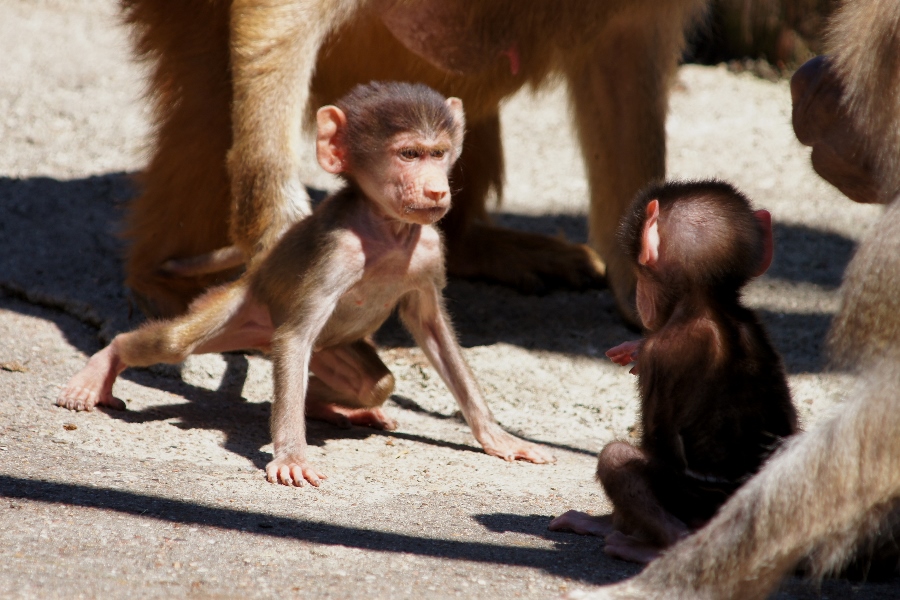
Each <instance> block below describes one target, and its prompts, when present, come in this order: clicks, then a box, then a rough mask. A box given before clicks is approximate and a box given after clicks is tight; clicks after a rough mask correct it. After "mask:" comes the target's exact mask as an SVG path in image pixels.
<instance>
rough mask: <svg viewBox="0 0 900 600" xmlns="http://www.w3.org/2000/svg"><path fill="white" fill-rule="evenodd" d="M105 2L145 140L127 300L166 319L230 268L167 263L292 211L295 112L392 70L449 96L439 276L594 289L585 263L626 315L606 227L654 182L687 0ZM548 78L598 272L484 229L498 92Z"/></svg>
mask: <svg viewBox="0 0 900 600" xmlns="http://www.w3.org/2000/svg"><path fill="white" fill-rule="evenodd" d="M121 2H122V5H123V9H124V15H125V18H126V20H127V21H128V22H129V23H130V24H131V25H132V27H133V30H134V33H135V41H136V48H137V52H138V54H139V55H140V56H141V57H143V58H145V59H147V60H148V61H149V62H150V63H151V65H152V67H153V70H152V78H151V81H150V86H149V92H150V97H151V99H152V101H153V108H154V115H155V135H154V138H153V139H154V149H153V155H152V159H151V161H150V163H149V165H148V166H147V168H146V170H145V171H144V173H143V174H142V177H141V184H142V191H141V194H140V196H139V197H138V198H137V199H136V201H135V202H134V203H133V204H132V206H131V213H130V217H129V227H128V237H129V239H130V240H131V247H130V250H129V257H128V263H127V272H128V285H129V286H130V287H131V288H132V290H133V291H134V292H135V296H136V298H137V299H138V300H139V301H140V302H141V303H142V306H143V307H144V309H145V310H146V311H147V312H149V313H151V314H158V315H167V316H171V315H174V314H178V313H180V312H182V311H183V310H184V309H185V308H186V306H187V304H188V302H189V301H190V299H191V298H192V297H194V296H195V295H196V294H198V293H199V292H201V291H202V290H204V289H205V288H207V287H208V286H209V285H211V284H214V283H220V282H222V281H227V280H228V278H230V277H233V276H234V269H231V270H226V271H224V272H212V273H204V272H202V271H203V269H199V270H193V271H192V270H191V265H190V263H168V262H167V261H171V260H173V259H188V258H191V257H194V256H204V255H207V254H208V253H210V252H212V251H215V250H218V249H220V248H224V247H227V246H229V245H232V244H234V245H236V246H237V247H238V248H239V249H240V250H241V253H242V254H243V258H244V259H250V260H251V262H252V261H253V260H256V258H254V257H257V256H259V255H260V253H262V252H263V251H264V250H265V249H266V248H268V247H270V246H271V245H272V244H273V243H274V242H275V241H276V240H278V239H279V238H280V237H281V235H282V233H283V232H284V231H285V230H286V229H287V228H288V227H290V226H291V225H292V224H293V223H294V222H296V221H297V220H298V219H300V218H302V217H304V216H306V215H308V214H309V213H310V203H309V198H308V196H307V193H306V190H305V188H304V187H303V185H302V184H301V182H300V180H299V165H298V160H299V159H298V152H297V149H298V148H299V147H300V144H301V140H302V138H301V129H302V127H301V126H302V121H303V120H304V115H305V114H306V111H307V110H308V109H309V108H310V107H315V106H321V105H323V104H327V103H329V102H333V101H334V100H335V99H336V98H338V97H340V96H341V95H343V94H344V93H346V91H347V90H349V89H350V88H352V87H353V86H354V85H356V84H357V83H360V82H366V81H370V80H373V79H381V80H388V79H392V80H402V81H418V82H422V83H425V84H427V85H429V86H431V87H432V88H435V89H437V90H438V91H440V92H441V93H443V94H444V95H445V96H456V97H459V98H461V99H462V100H463V102H464V103H465V105H466V110H467V118H468V133H467V135H466V140H465V151H464V153H463V154H464V158H463V159H462V160H460V161H459V162H458V163H457V164H456V166H455V170H454V173H453V181H454V187H455V188H458V189H459V192H458V193H456V194H454V209H453V210H452V211H451V213H450V215H449V216H448V217H447V218H446V219H444V221H443V223H442V227H443V228H444V230H445V232H446V240H447V247H448V270H449V272H450V273H451V274H455V275H459V276H465V277H478V278H486V279H491V280H494V281H498V282H504V283H506V284H509V285H513V286H516V287H518V288H519V289H523V290H530V291H540V290H543V289H547V288H548V287H549V286H552V285H555V284H556V283H559V282H562V283H564V284H565V285H568V286H573V287H583V286H585V285H594V284H596V283H598V282H600V281H602V277H601V275H602V274H603V272H604V268H605V277H606V279H607V280H608V282H609V284H610V286H611V287H612V289H613V291H614V292H615V295H616V299H617V302H618V304H619V306H620V307H621V308H622V310H623V312H625V313H626V314H628V315H630V316H631V318H632V319H634V315H633V308H632V300H633V291H634V278H633V275H632V273H631V269H630V267H629V266H628V264H627V261H625V260H624V257H622V256H621V254H620V252H619V251H618V249H617V248H616V243H615V229H616V225H617V223H618V220H619V217H620V216H621V214H622V212H623V211H624V210H625V207H626V206H627V205H628V203H629V202H630V200H631V198H632V197H633V196H634V194H635V193H636V192H637V191H638V190H639V189H640V188H642V187H643V186H644V185H646V184H647V183H648V182H649V181H652V180H658V179H661V178H662V177H663V176H664V175H665V156H666V148H665V116H666V107H667V103H668V102H667V95H668V89H669V84H670V81H671V79H672V76H673V74H674V70H675V66H676V64H677V62H678V59H679V56H680V55H681V51H682V47H683V45H684V32H685V29H686V28H687V27H688V26H689V25H690V24H691V23H693V22H694V21H695V20H696V18H697V16H698V15H699V14H700V13H701V12H702V10H703V7H704V6H705V4H706V0H652V1H647V2H635V1H634V0H603V1H596V2H586V1H583V0H562V1H560V2H547V1H546V0H502V1H496V0H495V1H491V2H472V1H471V0H266V1H262V0H121ZM552 77H562V78H564V79H565V81H566V82H567V84H568V88H569V93H570V98H571V103H572V106H573V109H574V115H575V123H576V126H577V129H578V137H579V140H580V143H581V147H582V154H583V156H584V160H585V165H586V168H587V173H588V183H589V186H590V223H589V226H590V227H589V229H590V244H591V246H592V247H593V248H594V249H595V250H596V251H597V252H598V253H599V255H600V257H601V258H602V259H603V262H604V263H605V267H604V266H603V265H598V262H597V260H596V257H595V256H594V255H593V254H592V253H591V252H590V251H589V250H588V249H587V248H586V247H583V246H581V245H576V244H570V243H565V242H562V241H560V240H556V239H552V238H549V237H545V236H539V235H534V234H527V233H524V232H514V231H511V230H505V229H500V228H496V227H492V226H490V224H489V223H488V219H487V213H486V209H485V201H486V198H487V197H488V195H489V193H490V192H491V190H495V191H497V192H498V193H499V192H501V190H502V187H503V152H502V148H501V142H500V119H499V106H500V103H501V101H502V100H503V99H504V98H506V97H508V96H510V95H511V94H513V93H514V92H516V91H517V90H519V89H521V88H522V87H523V86H527V85H530V86H540V85H542V84H543V83H544V82H547V81H550V80H551V78H552ZM201 262H202V261H201ZM224 264H228V263H223V265H224ZM231 264H233V263H231ZM164 265H167V268H162V267H163V266H164Z"/></svg>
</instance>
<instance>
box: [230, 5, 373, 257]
mask: <svg viewBox="0 0 900 600" xmlns="http://www.w3.org/2000/svg"><path fill="white" fill-rule="evenodd" d="M359 3H360V1H359V0H342V1H337V2H313V1H304V0H276V1H270V2H259V0H235V1H234V2H233V3H232V6H231V65H232V76H233V78H234V103H233V106H232V112H231V114H232V124H233V134H234V142H233V146H232V148H231V150H230V151H229V153H228V171H229V174H230V176H231V194H232V208H231V223H230V225H231V227H230V233H231V238H232V240H233V241H234V243H235V244H236V245H237V246H238V247H240V248H241V249H242V250H243V251H244V253H245V254H247V255H248V256H249V257H250V260H251V263H252V261H253V258H254V257H255V256H258V255H259V253H260V251H262V250H264V249H266V248H269V247H271V246H272V245H273V244H274V243H275V241H277V240H278V239H279V238H280V237H281V234H282V233H283V232H284V231H285V230H286V229H287V228H288V227H289V226H290V225H291V224H293V223H295V222H296V221H298V220H299V219H302V218H303V217H305V216H306V215H308V214H309V213H310V212H311V207H310V202H309V196H308V194H307V193H306V189H305V188H304V186H303V184H302V183H301V182H300V179H299V171H300V168H299V167H300V165H299V156H300V144H301V142H302V140H301V137H302V136H301V125H302V123H301V122H302V118H303V115H304V111H305V110H306V105H307V102H308V100H309V87H310V81H311V79H312V73H313V70H314V68H315V65H316V59H317V57H318V54H319V47H320V46H321V44H322V42H323V40H324V39H325V37H326V36H327V35H328V34H329V33H330V32H332V31H334V30H335V29H336V28H337V27H338V26H339V25H340V24H341V23H342V22H343V20H344V19H346V18H347V16H348V15H352V14H355V13H356V12H357V11H358V10H359V7H358V6H357V5H358V4H359Z"/></svg>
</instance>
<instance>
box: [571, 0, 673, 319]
mask: <svg viewBox="0 0 900 600" xmlns="http://www.w3.org/2000/svg"><path fill="white" fill-rule="evenodd" d="M686 4H687V3H686ZM687 8H688V7H686V6H684V7H674V8H673V9H671V10H668V11H666V10H663V9H662V8H654V12H652V13H650V12H640V11H637V10H636V11H634V12H633V13H628V14H624V15H619V16H617V17H615V18H613V19H611V20H610V22H609V23H608V24H607V26H606V27H605V28H604V30H603V31H602V32H600V33H599V34H598V36H597V41H596V44H595V45H594V46H593V47H592V48H590V49H586V50H585V51H584V52H581V53H579V54H578V55H577V56H573V57H572V59H571V60H570V62H569V63H568V66H567V76H568V82H569V93H570V96H571V100H572V103H573V105H574V108H575V118H576V125H577V130H578V136H579V140H580V142H581V147H582V154H583V156H584V160H585V166H586V170H587V174H588V184H589V186H590V195H591V207H590V242H591V245H592V246H593V248H594V249H595V250H597V252H598V253H599V254H600V257H601V258H602V259H603V261H604V262H605V263H606V278H607V281H608V283H609V285H610V287H611V288H612V290H613V292H614V294H615V297H616V303H617V304H618V307H619V310H620V311H621V312H622V314H623V316H624V317H625V318H627V319H628V320H630V321H631V322H633V323H638V320H637V315H636V313H635V311H634V286H635V280H634V274H633V273H632V268H631V265H630V264H629V263H628V261H627V260H626V259H625V257H624V256H623V255H622V254H621V253H620V251H619V248H618V245H617V243H616V229H617V227H618V224H619V217H621V216H622V213H623V212H624V210H625V208H626V206H628V204H629V203H630V202H631V200H632V198H633V197H634V195H635V193H636V192H637V191H638V190H639V189H641V188H642V187H643V186H645V185H646V184H647V183H649V182H651V181H654V180H659V179H662V178H663V177H665V174H666V132H665V118H666V105H667V96H668V87H669V84H670V81H671V79H672V76H673V74H674V70H675V67H676V63H677V59H678V56H679V53H680V49H681V46H682V44H683V38H684V23H685V22H686V20H687V18H688V13H689V11H688V10H687Z"/></svg>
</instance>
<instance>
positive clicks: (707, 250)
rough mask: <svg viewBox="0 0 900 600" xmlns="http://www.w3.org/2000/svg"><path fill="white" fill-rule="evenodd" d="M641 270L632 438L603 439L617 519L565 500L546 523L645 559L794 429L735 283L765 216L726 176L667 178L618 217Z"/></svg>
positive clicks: (779, 378)
mask: <svg viewBox="0 0 900 600" xmlns="http://www.w3.org/2000/svg"><path fill="white" fill-rule="evenodd" d="M620 239H621V241H622V244H623V249H624V251H625V252H626V254H627V255H628V256H630V257H631V259H632V261H633V263H634V265H635V268H636V270H637V310H638V314H639V315H640V317H641V321H642V322H643V324H644V326H645V327H646V329H647V336H646V337H645V339H644V340H643V341H641V342H626V343H624V344H621V345H619V346H616V347H615V348H613V349H612V350H610V351H609V352H608V354H609V356H610V358H612V359H613V360H614V361H615V362H617V363H619V364H623V365H625V364H628V363H630V362H637V366H636V367H635V369H633V372H636V373H637V374H638V377H639V383H638V387H639V390H640V396H641V426H642V427H641V430H642V435H641V443H640V445H639V446H637V447H635V446H633V445H631V444H629V443H627V442H622V441H618V442H612V443H611V444H609V445H607V446H606V447H605V448H604V449H603V451H602V452H601V453H600V457H599V459H598V464H597V478H598V479H599V480H600V482H601V484H602V485H603V488H604V490H605V491H606V494H607V496H608V497H609V498H610V500H611V501H612V503H613V506H614V511H613V515H612V518H611V519H610V518H608V517H607V518H594V517H589V516H588V515H586V514H584V513H579V512H576V511H571V512H569V513H566V514H564V515H562V516H560V517H558V518H557V519H555V520H554V521H553V522H552V523H551V529H557V530H574V531H576V532H579V533H593V534H597V535H605V536H606V552H607V553H608V554H611V555H613V556H617V557H620V558H624V559H627V560H634V561H637V562H647V561H649V560H651V559H652V558H654V557H655V556H656V555H657V554H658V553H659V550H661V549H663V548H666V547H668V546H669V545H671V544H673V543H675V542H676V541H677V540H678V539H680V538H682V537H684V536H686V535H687V534H688V533H689V532H690V531H691V530H693V529H695V528H697V527H699V526H700V525H702V524H703V523H705V522H706V521H707V520H709V518H710V517H712V515H713V514H714V513H715V512H716V510H717V509H718V508H719V507H720V506H721V505H722V504H724V502H725V501H726V500H727V499H728V497H729V496H731V495H732V494H733V493H734V491H735V490H736V489H738V487H740V485H741V484H742V483H743V482H744V481H745V480H746V479H748V478H749V477H750V475H752V474H753V473H755V472H756V471H757V470H758V469H759V467H760V465H761V464H762V462H763V461H764V460H765V459H766V457H767V456H768V455H769V454H770V453H771V452H772V451H773V450H774V449H775V448H776V447H777V446H778V444H779V442H780V441H781V439H782V438H784V437H786V436H789V435H791V434H792V433H794V432H795V431H796V427H797V416H796V412H795V410H794V407H793V404H792V403H791V397H790V391H789V389H788V386H787V380H786V378H785V373H784V368H783V366H782V364H781V359H780V357H779V356H778V354H777V353H776V352H775V350H774V348H773V347H772V345H771V343H770V342H769V339H768V336H767V335H766V333H765V331H764V330H763V327H762V325H761V324H760V322H759V320H758V318H757V317H756V315H755V314H754V313H753V312H752V311H751V310H749V309H747V308H746V307H745V306H743V304H742V303H741V300H740V291H741V288H742V287H743V286H744V285H745V284H746V283H747V282H748V281H749V280H750V279H751V278H752V277H755V276H757V275H760V274H762V273H763V272H764V271H765V270H766V269H767V268H768V266H769V264H770V263H771V260H772V243H771V219H770V217H769V214H768V213H767V212H766V211H757V212H756V213H754V212H753V211H752V210H751V208H750V204H749V202H748V200H747V199H746V198H745V197H744V196H743V195H742V194H740V193H739V192H738V191H737V190H735V189H734V188H733V187H732V186H730V185H728V184H726V183H722V182H718V181H708V182H687V183H670V184H666V185H661V186H654V187H651V188H648V189H647V190H645V191H644V192H642V193H641V194H640V195H639V196H638V197H637V199H636V200H635V202H634V204H633V205H632V208H631V211H630V212H629V213H627V214H626V216H625V217H624V218H623V220H622V223H621V226H620Z"/></svg>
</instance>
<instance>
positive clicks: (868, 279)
mask: <svg viewBox="0 0 900 600" xmlns="http://www.w3.org/2000/svg"><path fill="white" fill-rule="evenodd" d="M828 50H829V56H828V57H827V59H825V60H822V59H819V60H818V61H817V62H815V63H813V64H812V65H811V66H810V67H809V69H810V70H806V71H802V72H801V73H800V75H799V78H800V80H798V81H795V82H794V83H793V85H792V88H793V92H794V94H793V96H794V124H795V129H796V132H797V135H798V137H799V138H800V139H801V140H802V141H806V142H809V143H810V144H811V145H812V146H813V166H814V167H815V168H816V171H817V172H819V173H820V174H821V175H822V176H823V177H825V178H826V179H828V180H829V181H831V182H833V183H835V184H836V185H837V186H838V187H839V188H840V189H841V190H857V191H860V190H862V193H861V195H859V196H858V195H852V196H851V197H852V198H854V199H858V200H861V201H885V200H887V199H890V200H889V201H890V205H889V206H888V207H887V209H886V211H885V213H884V215H883V216H882V218H881V219H880V220H879V222H878V224H877V225H876V226H875V228H874V230H873V231H871V232H870V233H869V234H868V236H867V237H866V239H865V240H863V242H862V244H861V245H860V248H859V249H858V251H857V253H856V255H855V256H854V258H853V260H852V262H851V263H850V265H849V266H848V268H847V273H846V275H845V278H844V284H843V286H842V293H843V301H842V305H841V309H840V311H839V312H838V315H837V316H836V317H835V321H834V323H833V325H832V330H831V334H830V345H831V348H832V350H833V352H834V356H835V358H836V360H837V362H838V364H843V365H848V366H854V367H856V368H857V369H859V372H860V376H859V383H858V386H857V388H856V390H855V391H854V392H853V393H852V394H851V396H850V398H849V399H848V400H847V403H846V405H845V406H844V407H843V408H842V410H840V411H839V412H838V413H837V414H835V415H834V416H833V417H831V418H830V419H828V420H827V421H825V422H823V423H820V424H818V425H817V426H816V427H815V428H813V429H812V430H810V431H809V432H807V433H804V434H800V435H798V436H796V437H795V438H794V439H793V440H791V441H789V442H788V443H786V444H785V446H784V448H783V449H782V451H781V452H779V453H778V454H776V455H775V456H774V457H773V458H772V459H771V460H770V461H769V462H768V463H767V464H766V465H765V467H764V468H763V469H762V470H761V471H760V472H759V474H757V475H756V476H755V477H754V478H753V479H751V480H750V481H749V482H748V483H747V484H746V485H745V486H744V487H743V488H742V489H741V490H740V491H738V493H737V494H735V496H734V497H733V498H732V499H731V500H730V501H729V502H727V503H726V504H725V505H724V506H723V507H722V509H721V510H720V511H719V513H718V514H717V515H716V516H715V517H714V518H713V519H712V520H711V521H710V522H709V524H708V525H707V526H706V527H704V528H703V529H701V530H700V531H698V532H697V533H695V534H694V535H692V536H690V537H688V538H687V539H685V540H683V541H682V542H680V543H679V544H677V545H676V546H674V547H673V548H672V549H671V550H669V551H668V552H666V554H664V555H663V556H662V557H661V558H660V559H658V560H656V561H654V562H653V563H651V564H650V565H649V566H648V567H647V568H646V569H645V570H644V571H643V572H642V573H641V574H640V575H638V576H637V577H635V578H633V579H631V580H629V581H627V582H624V583H621V584H617V585H615V586H611V587H608V588H604V589H602V590H599V591H597V592H594V593H592V594H588V595H586V596H585V598H592V599H595V600H599V599H612V598H615V599H634V600H637V599H641V600H647V599H649V600H662V599H666V600H688V599H691V600H694V599H707V598H708V599H719V598H723V599H724V598H739V599H742V600H748V599H763V598H767V597H768V596H769V594H770V593H771V592H772V591H773V590H774V589H775V587H776V586H777V585H778V583H779V582H780V581H781V580H782V578H784V577H785V576H787V575H788V574H789V573H791V571H792V570H793V569H794V568H795V567H796V565H797V564H798V562H799V561H800V560H801V559H804V557H806V559H807V561H808V565H809V567H808V568H809V571H810V572H811V574H813V575H815V576H821V575H823V574H826V573H829V572H833V571H835V570H838V569H839V568H840V567H841V566H843V565H844V564H846V563H847V561H848V560H850V559H851V558H853V557H854V556H857V554H858V552H859V551H860V549H861V548H862V549H863V550H867V549H868V547H871V546H870V545H871V544H872V543H873V539H875V538H877V537H878V536H880V535H887V536H891V535H892V534H894V533H895V532H896V531H897V530H896V527H897V524H898V522H897V515H898V513H897V511H898V507H900V435H897V432H898V431H900V395H898V394H900V393H898V390H900V305H898V303H900V300H898V293H897V290H898V289H900V199H897V198H896V192H897V190H900V186H898V183H900V3H897V2H894V1H893V0H848V1H847V2H845V3H844V5H843V6H842V7H841V9H840V11H839V12H838V13H837V14H836V15H835V17H834V20H833V22H832V24H831V25H830V34H829V47H828ZM823 69H824V71H823ZM813 75H815V76H813ZM817 154H819V155H820V156H819V157H818V158H817V156H816V155H817ZM891 194H894V197H891ZM894 560H896V557H894Z"/></svg>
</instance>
